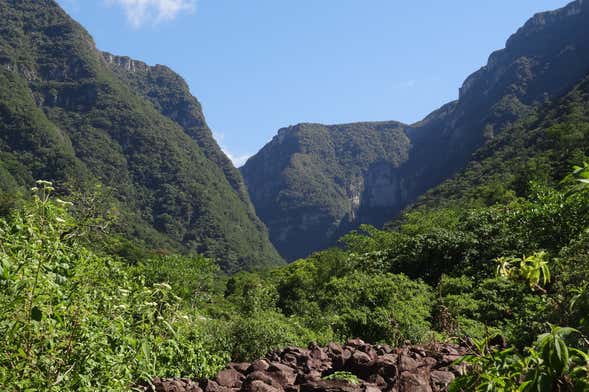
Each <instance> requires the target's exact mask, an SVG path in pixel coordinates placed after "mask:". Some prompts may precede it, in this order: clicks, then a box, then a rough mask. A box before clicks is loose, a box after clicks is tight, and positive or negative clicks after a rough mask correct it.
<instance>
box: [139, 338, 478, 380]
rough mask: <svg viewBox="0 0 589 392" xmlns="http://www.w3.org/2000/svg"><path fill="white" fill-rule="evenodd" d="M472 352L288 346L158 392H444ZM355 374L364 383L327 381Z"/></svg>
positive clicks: (358, 343) (355, 343) (354, 344)
mask: <svg viewBox="0 0 589 392" xmlns="http://www.w3.org/2000/svg"><path fill="white" fill-rule="evenodd" d="M466 353H467V349H466V348H464V347H460V346H454V345H448V344H435V345H430V346H406V347H402V348H395V349H393V348H391V347H389V346H386V345H371V344H367V343H364V342H363V341H362V340H360V339H354V340H350V341H348V342H347V344H345V345H344V346H341V345H339V344H336V343H330V344H329V345H328V346H327V347H319V346H317V345H310V346H309V348H307V349H303V348H297V347H287V348H285V349H283V350H280V351H275V352H272V353H270V354H269V355H268V356H267V357H266V358H264V359H258V360H256V361H254V362H252V363H249V362H248V363H230V364H229V365H228V366H227V368H226V369H225V370H222V371H221V372H219V374H217V377H216V378H215V379H212V380H209V379H204V380H198V381H195V380H189V379H155V380H154V381H153V384H154V387H155V388H154V387H144V388H143V390H144V391H151V392H153V391H155V392H233V391H244V392H312V391H318V392H332V391H344V392H362V391H366V392H378V391H391V392H409V391H412V392H413V391H415V392H441V391H446V390H447V387H448V385H449V384H450V383H451V382H452V380H454V378H455V377H456V376H457V375H459V374H461V373H462V372H463V371H464V366H463V365H456V364H455V361H456V360H457V359H459V358H460V357H461V356H463V355H465V354H466ZM335 372H349V373H352V374H353V375H355V376H356V377H357V378H358V383H357V384H355V383H351V382H347V381H344V380H339V379H336V380H326V379H325V378H326V377H328V376H329V375H331V374H333V373H335Z"/></svg>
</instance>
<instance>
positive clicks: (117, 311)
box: [0, 181, 227, 391]
mask: <svg viewBox="0 0 589 392" xmlns="http://www.w3.org/2000/svg"><path fill="white" fill-rule="evenodd" d="M52 190H53V187H52V186H51V184H50V183H48V182H43V181H40V182H39V188H38V189H34V191H35V192H37V195H35V197H34V198H33V201H32V202H31V203H30V204H28V205H27V206H26V207H25V209H23V210H18V211H15V212H14V213H13V214H12V216H11V217H10V218H9V220H0V234H1V242H0V265H1V268H0V285H1V286H2V291H1V292H0V332H1V334H0V335H1V336H2V339H0V385H2V386H3V388H7V389H8V390H14V389H16V390H39V389H45V388H47V387H48V386H49V387H50V388H53V389H55V390H81V391H82V390H87V391H94V390H97V389H100V390H112V391H115V390H121V391H122V390H128V389H129V388H130V387H131V386H132V385H133V384H134V383H135V382H137V381H140V380H150V379H151V378H152V377H153V376H155V375H169V376H188V375H193V374H194V373H197V374H200V375H211V374H213V373H214V372H215V371H216V370H217V369H218V368H219V367H220V366H222V365H223V364H224V362H225V361H226V360H227V357H225V356H224V355H223V354H221V353H219V354H212V353H210V352H208V351H206V350H205V349H204V347H203V343H202V340H203V337H202V336H200V334H199V331H198V330H195V329H194V325H195V319H196V317H197V315H195V314H191V313H187V312H185V311H183V310H182V304H181V302H179V299H178V298H177V297H176V296H175V295H173V293H172V289H171V288H170V286H169V285H167V284H165V283H156V284H153V285H146V284H145V281H144V280H142V279H140V278H134V277H133V276H131V275H130V274H129V272H128V271H127V270H126V269H125V267H124V265H122V264H121V263H120V262H118V261H116V260H115V259H112V258H110V257H104V256H99V255H97V254H95V253H93V252H92V251H91V250H88V249H87V248H85V247H84V246H82V245H80V243H79V241H78V236H77V235H76V234H75V230H72V228H74V227H75V222H74V221H73V219H72V218H71V216H70V215H69V214H68V213H67V211H66V210H67V209H68V207H69V204H68V203H66V202H62V201H60V200H59V199H56V200H55V201H53V200H51V199H50V193H51V191H52Z"/></svg>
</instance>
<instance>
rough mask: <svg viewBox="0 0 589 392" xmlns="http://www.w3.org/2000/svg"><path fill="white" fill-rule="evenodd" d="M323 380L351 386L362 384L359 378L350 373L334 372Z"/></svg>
mask: <svg viewBox="0 0 589 392" xmlns="http://www.w3.org/2000/svg"><path fill="white" fill-rule="evenodd" d="M323 379H324V380H339V381H345V382H347V383H349V384H354V385H358V384H360V380H358V377H357V376H356V375H354V374H352V373H350V372H334V373H332V374H330V375H329V376H326V377H324V378H323Z"/></svg>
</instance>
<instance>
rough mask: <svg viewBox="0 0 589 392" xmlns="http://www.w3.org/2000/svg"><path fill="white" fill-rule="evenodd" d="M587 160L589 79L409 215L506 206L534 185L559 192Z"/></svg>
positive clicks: (500, 140)
mask: <svg viewBox="0 0 589 392" xmlns="http://www.w3.org/2000/svg"><path fill="white" fill-rule="evenodd" d="M588 155H589V73H588V74H587V75H586V76H585V77H584V78H583V79H582V80H581V81H580V82H579V83H577V84H576V85H575V86H574V87H573V88H572V89H570V91H568V92H567V93H566V94H565V95H564V96H562V97H561V98H559V99H556V100H555V101H554V102H551V103H550V104H547V105H544V106H542V107H541V108H539V109H538V110H537V111H536V113H534V114H532V115H530V116H528V117H526V118H524V119H522V120H520V121H518V122H516V123H515V124H514V125H513V126H512V127H510V128H509V130H508V131H506V132H503V133H501V134H500V135H498V136H497V137H496V138H494V139H493V140H492V141H491V142H489V143H487V144H486V145H484V146H483V147H481V148H480V149H478V150H477V151H476V152H475V153H474V154H473V156H472V158H471V160H470V161H469V163H468V164H467V165H466V167H465V168H464V169H463V170H462V171H460V172H459V173H457V175H455V176H454V177H452V178H450V179H448V180H446V181H444V182H442V183H441V184H440V185H438V186H436V187H434V188H432V189H430V190H428V191H427V192H426V193H424V194H423V195H422V196H421V197H419V199H418V200H417V201H416V202H415V203H414V204H413V205H412V206H411V209H410V210H435V209H438V208H445V207H450V208H456V206H462V208H465V207H467V208H468V207H478V206H484V205H493V204H496V203H506V202H509V201H510V200H512V199H513V198H514V197H515V196H527V195H529V194H530V193H532V192H531V191H532V190H533V189H532V188H533V187H534V183H540V184H550V185H552V186H558V185H559V183H561V181H562V179H563V178H565V177H566V176H567V175H568V174H570V172H571V168H572V167H573V166H578V165H582V164H583V163H584V162H589V156H588ZM395 223H397V222H393V224H395Z"/></svg>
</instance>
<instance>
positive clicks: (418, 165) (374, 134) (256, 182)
mask: <svg viewBox="0 0 589 392" xmlns="http://www.w3.org/2000/svg"><path fill="white" fill-rule="evenodd" d="M587 37H589V1H586V0H577V1H574V2H572V3H570V4H569V5H567V6H566V7H564V8H562V9H559V10H556V11H551V12H544V13H539V14H536V15H535V16H534V17H533V18H531V19H530V20H529V21H528V22H527V23H526V24H525V25H524V26H523V27H522V28H520V29H519V30H518V31H517V32H516V33H515V34H514V35H512V36H511V37H510V38H509V40H508V41H507V43H506V46H505V48H504V49H502V50H499V51H496V52H494V53H493V54H491V56H490V57H489V60H488V63H487V65H485V66H484V67H482V68H481V69H480V70H478V71H477V72H475V73H474V74H472V75H470V76H469V77H468V78H467V79H466V81H465V82H464V84H463V85H462V87H461V88H460V93H459V99H458V100H456V101H453V102H450V103H448V104H446V105H444V106H442V107H441V108H440V109H438V110H436V111H434V112H433V113H431V114H430V115H428V116H427V117H426V118H425V119H423V120H422V121H420V122H418V123H416V124H412V125H402V124H400V123H393V124H397V125H396V127H397V130H396V132H397V134H396V136H395V138H394V140H390V142H389V145H390V146H394V148H393V149H390V148H388V149H379V148H376V149H372V150H371V151H372V152H373V153H374V154H373V155H371V157H370V159H369V160H368V161H367V160H366V158H365V157H364V156H363V154H362V153H358V151H359V149H360V150H362V148H363V147H358V145H357V143H355V140H358V139H360V140H363V142H364V143H365V144H366V146H370V147H369V149H371V148H372V147H375V146H378V145H379V143H381V139H380V136H379V133H380V132H381V130H382V129H383V128H382V126H381V124H379V123H376V124H375V123H361V124H359V125H355V124H350V125H344V126H323V125H313V126H309V125H305V124H302V125H298V126H294V127H291V128H288V129H286V130H281V131H279V134H278V136H276V137H275V138H274V139H273V140H272V141H271V142H269V143H268V145H266V146H265V147H264V148H263V149H262V150H261V151H260V152H259V153H258V154H256V155H254V156H253V157H252V158H250V159H249V160H248V162H247V163H246V164H245V166H244V167H243V168H242V169H241V171H242V174H243V176H244V179H245V181H246V184H247V186H248V190H249V193H250V197H251V199H252V201H253V203H254V206H255V208H256V211H257V212H258V215H259V216H260V218H261V219H262V220H263V221H264V222H265V223H266V225H267V226H268V229H269V231H270V239H271V241H272V242H273V243H274V245H275V246H276V248H277V249H278V251H279V252H280V253H281V254H282V255H283V256H284V257H285V258H286V259H288V260H294V259H296V258H299V257H304V256H306V255H307V254H309V253H310V252H312V251H315V250H318V249H320V248H322V247H325V246H327V245H333V244H335V243H336V240H337V238H338V237H339V235H340V234H341V230H339V229H340V228H341V229H342V230H344V228H348V229H349V228H352V227H355V226H357V225H359V224H363V223H368V224H373V225H377V226H378V225H381V224H382V223H383V222H386V221H387V220H390V219H391V218H393V217H394V216H395V215H397V214H398V213H399V212H400V211H401V210H402V209H403V208H404V207H406V206H407V205H409V204H410V203H412V202H414V201H415V200H416V199H417V198H419V197H420V196H421V195H422V194H424V192H426V191H427V190H428V189H430V188H432V187H433V186H436V185H438V184H439V183H441V182H442V181H444V180H446V179H448V178H450V177H452V176H453V175H454V174H455V173H456V172H458V171H459V170H461V169H462V168H464V167H465V165H466V164H467V163H468V162H469V161H470V160H471V158H472V155H473V153H474V152H475V151H476V150H477V149H478V148H480V147H482V146H484V145H485V144H486V143H490V142H492V141H493V139H495V138H497V137H499V136H500V135H501V134H502V132H503V131H504V130H508V129H511V127H512V126H513V124H514V123H517V122H518V121H519V120H521V119H523V118H527V117H528V116H530V115H532V114H533V113H535V111H536V110H537V109H538V108H540V107H542V106H543V105H546V104H547V103H549V102H550V101H552V100H554V99H557V98H558V97H561V96H562V95H563V94H565V93H566V92H567V91H569V90H570V89H571V88H572V87H573V85H575V83H577V82H578V81H580V80H581V79H582V78H583V77H584V76H585V75H586V74H587V72H588V71H589V40H588V39H587ZM300 129H304V130H305V132H300V131H298V130H300ZM325 130H332V132H333V130H340V132H341V136H340V137H338V138H336V139H333V138H331V137H327V136H326V131H325ZM327 133H329V132H327ZM286 135H288V137H287V136H286ZM309 143H316V145H312V144H309ZM326 148H327V150H329V151H330V152H329V153H326ZM334 154H335V158H334ZM340 155H341V156H343V157H347V158H344V160H345V161H346V167H348V168H352V167H353V169H349V170H344V171H337V170H336V171H335V172H334V171H333V170H332V169H331V165H332V164H331V162H333V160H334V159H335V160H336V161H337V160H338V159H339V156H340ZM391 156H394V157H395V159H393V160H391ZM342 173H343V174H342ZM287 200H288V201H289V202H288V203H287V202H286V201H287ZM293 203H295V204H293ZM334 206H339V207H338V208H335V209H334ZM336 210H337V211H336Z"/></svg>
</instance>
